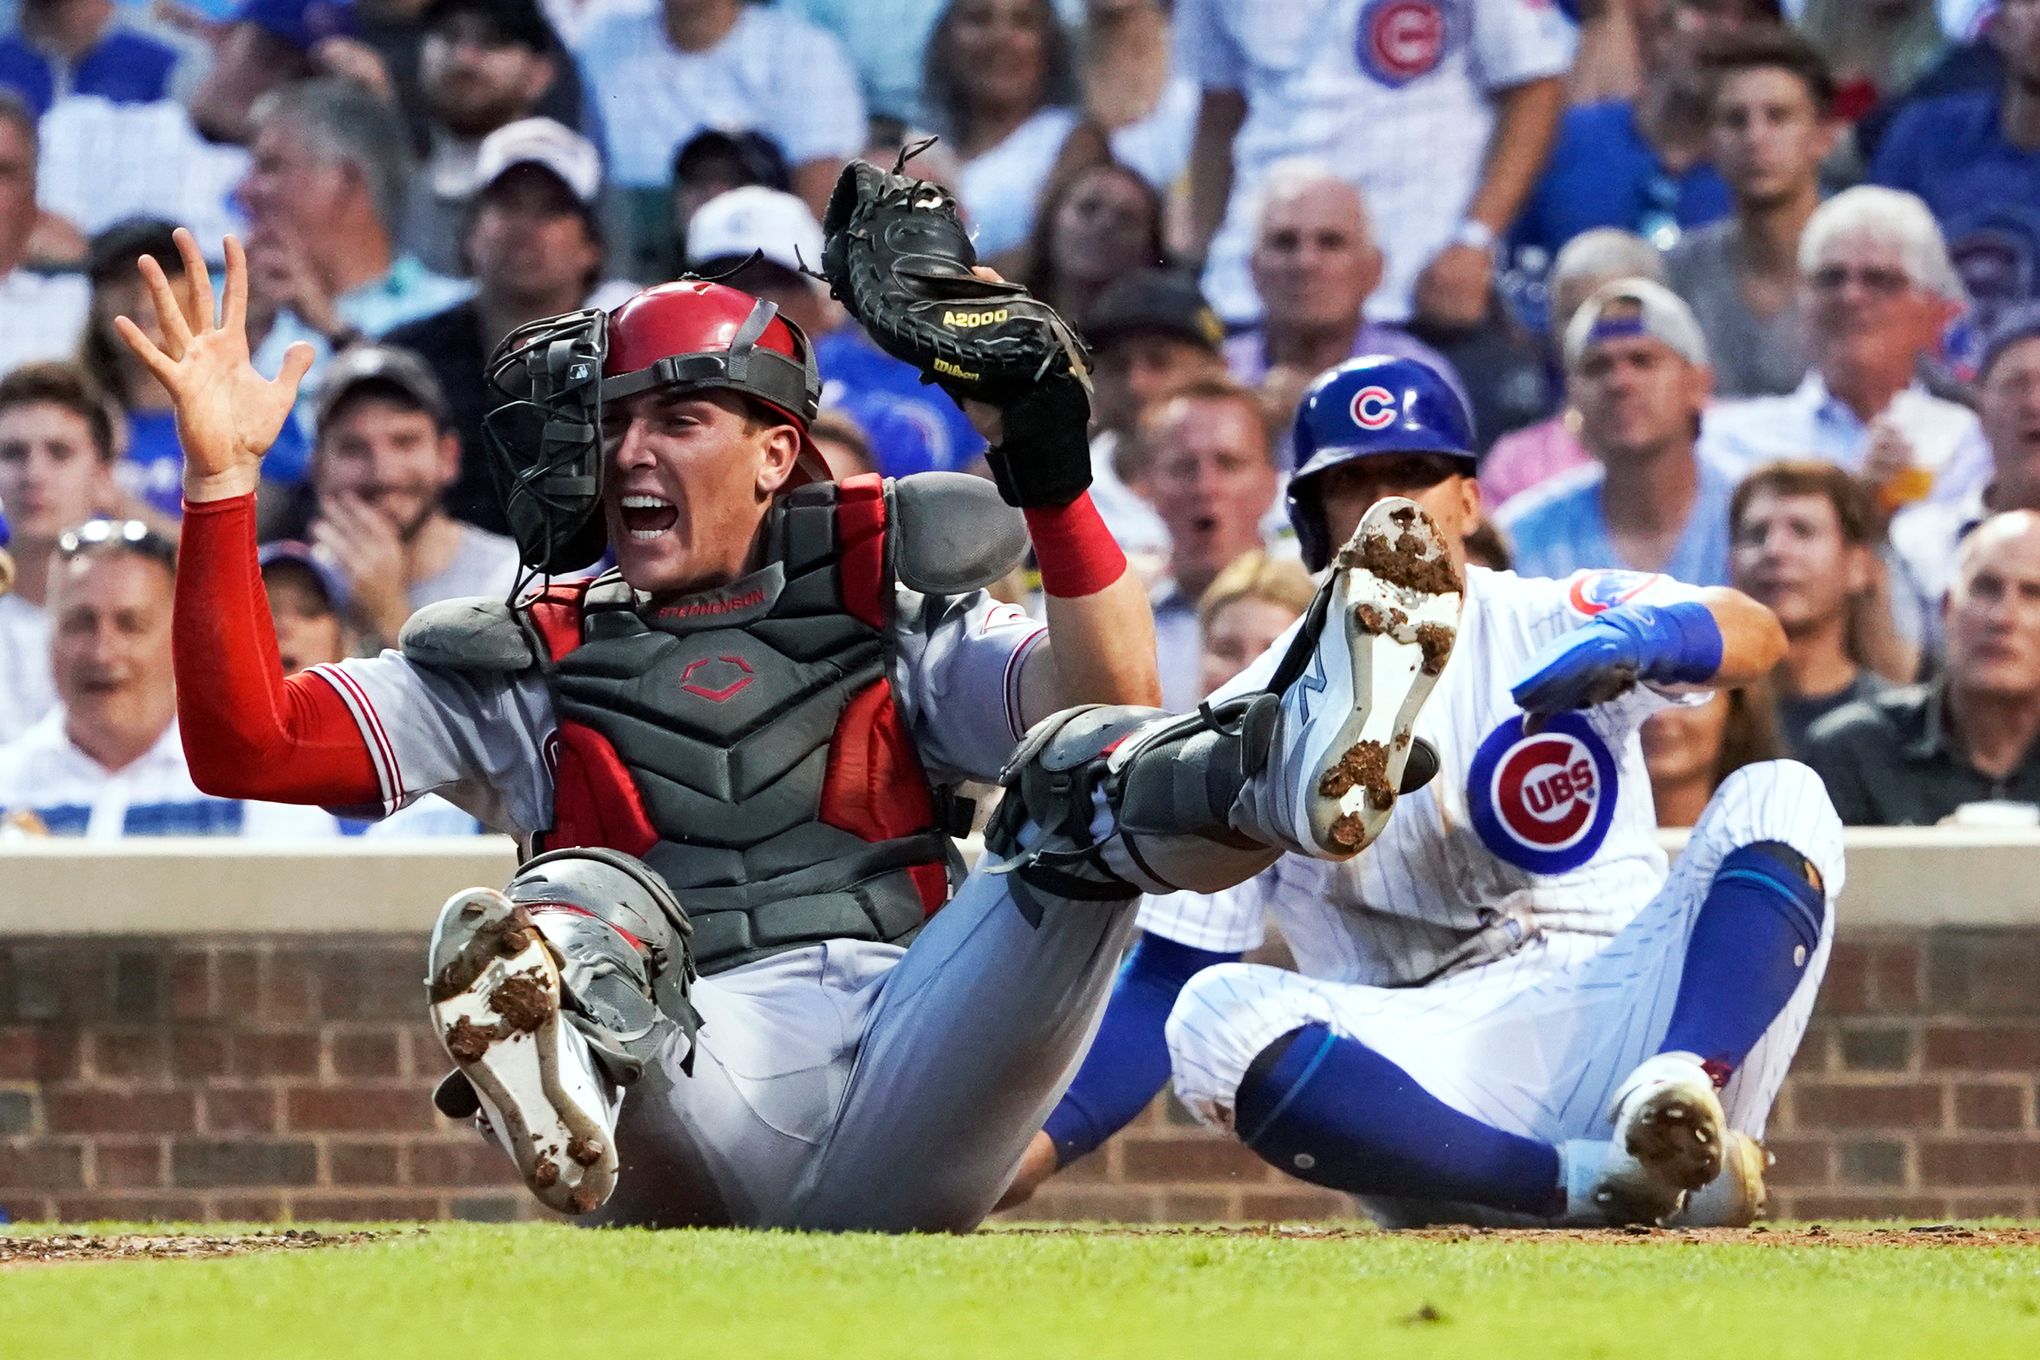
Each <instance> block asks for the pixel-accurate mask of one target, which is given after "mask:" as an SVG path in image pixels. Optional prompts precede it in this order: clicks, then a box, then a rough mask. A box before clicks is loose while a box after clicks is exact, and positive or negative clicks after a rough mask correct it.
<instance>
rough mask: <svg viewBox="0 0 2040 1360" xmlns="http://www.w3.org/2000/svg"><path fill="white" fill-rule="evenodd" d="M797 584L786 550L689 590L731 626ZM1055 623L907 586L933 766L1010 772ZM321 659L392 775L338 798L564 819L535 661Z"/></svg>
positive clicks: (917, 697)
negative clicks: (1027, 687) (426, 801)
mask: <svg viewBox="0 0 2040 1360" xmlns="http://www.w3.org/2000/svg"><path fill="white" fill-rule="evenodd" d="M784 584H785V577H784V574H783V573H782V572H781V571H780V569H779V568H778V566H777V564H774V565H772V566H769V567H767V568H765V569H764V570H762V571H759V572H754V573H752V574H751V575H750V576H747V577H744V578H743V579H741V580H738V581H735V582H733V583H731V584H730V585H727V586H724V587H723V588H721V589H720V590H717V591H713V592H703V593H702V594H699V595H694V596H690V597H689V604H690V605H694V604H697V603H699V604H701V605H702V606H703V608H702V617H704V618H708V617H713V618H714V619H715V620H716V621H717V626H719V627H727V626H728V625H732V624H737V623H741V622H742V621H743V619H744V618H745V617H747V616H749V615H750V614H753V613H760V614H762V613H764V612H765V611H767V610H769V609H770V608H771V606H772V604H773V602H774V601H775V600H776V599H777V597H778V593H779V591H780V590H781V589H782V588H783V586H784ZM729 637H730V639H731V651H732V653H733V654H736V655H741V649H742V647H743V646H744V645H745V641H746V639H747V637H748V635H747V634H744V633H741V632H738V631H736V630H735V629H734V628H731V629H729ZM1045 637H1047V630H1046V629H1045V628H1043V626H1042V625H1041V624H1040V623H1038V622H1036V621H1035V620H1033V619H1030V618H1029V617H1027V614H1026V613H1025V611H1023V610H1021V609H1019V608H1016V607H1015V606H1013V605H1007V604H1001V603H999V602H998V601H996V600H994V599H992V598H991V597H990V596H988V595H986V594H985V593H984V592H982V591H976V592H973V593H971V594H968V595H957V596H935V595H922V594H919V593H917V592H915V591H911V590H908V589H906V588H905V587H900V588H898V589H897V591H896V593H895V609H894V621H893V641H894V664H893V667H892V676H891V679H892V685H893V697H894V700H895V702H896V703H898V704H899V706H900V710H901V715H902V716H903V717H904V718H905V719H906V723H907V730H908V731H909V732H910V733H912V735H913V738H914V747H915V750H916V751H917V752H918V753H919V755H920V758H921V763H922V765H923V767H924V768H925V769H926V770H927V771H928V775H929V777H930V778H931V779H933V780H935V781H936V782H938V783H951V782H955V781H956V780H958V779H963V778H970V779H981V780H990V779H993V778H996V777H997V775H998V772H999V769H1000V767H1001V766H1002V765H1003V764H1004V763H1005V760H1006V758H1007V756H1009V755H1010V754H1011V753H1012V750H1013V747H1014V745H1015V744H1016V743H1017V742H1018V741H1019V739H1020V736H1021V734H1022V733H1023V732H1025V730H1026V727H1027V723H1026V717H1025V716H1023V714H1022V711H1021V705H1020V673H1021V669H1022V667H1023V666H1024V665H1025V663H1026V661H1027V657H1028V656H1029V654H1030V653H1031V652H1032V651H1033V650H1034V648H1035V647H1036V646H1037V645H1038V644H1039V643H1040V642H1041V641H1042V640H1043V639H1044V638H1045ZM311 673H312V674H314V675H317V676H319V677H320V678H321V679H323V680H325V681H326V682H327V683H328V684H330V685H332V686H333V688H334V689H336V690H338V691H339V692H340V695H341V697H342V698H343V699H345V700H346V701H347V707H348V708H349V710H350V711H352V712H353V714H354V720H355V722H356V723H357V724H359V726H360V728H361V736H362V740H363V742H364V743H365V744H366V745H367V747H368V749H369V753H370V756H371V759H372V760H373V762H374V764H375V770H376V776H377V778H378V779H379V780H380V781H381V783H382V795H383V804H382V807H380V808H366V809H363V808H351V809H339V808H336V809H334V811H336V812H347V813H350V814H352V815H357V816H359V815H369V816H376V815H386V814H387V813H389V812H391V811H394V810H395V809H397V808H399V807H402V806H404V805H406V804H408V803H410V802H411V801H412V800H413V799H416V798H418V797H420V796H422V795H424V794H427V793H437V794H439V795H441V796H443V797H444V798H445V799H446V800H447V801H448V802H450V803H452V804H454V805H455V806H456V807H459V808H461V809H463V810H465V811H467V812H469V813H471V814H472V815H473V816H474V817H475V818H476V819H477V820H479V821H480V822H481V823H482V824H483V825H484V826H487V827H489V828H491V829H492V830H496V831H503V832H507V833H509V834H510V835H513V836H518V837H527V836H530V835H532V834H534V833H536V832H540V831H544V830H546V829H547V828H549V827H550V826H551V825H552V820H553V816H552V811H553V776H552V766H553V760H554V758H555V751H554V749H553V747H554V732H555V729H556V728H557V726H558V723H557V721H556V719H555V718H554V715H553V705H552V696H551V694H550V692H549V691H548V690H547V688H546V685H545V682H544V681H543V680H542V679H541V678H540V677H539V675H538V674H537V672H536V671H535V670H532V671H524V672H522V673H519V674H515V675H507V674H506V675H495V674H472V673H464V672H454V671H448V670H442V669H438V668H433V667H426V666H420V665H416V664H414V663H412V662H411V661H410V660H408V659H407V658H406V657H404V656H403V655H402V654H400V653H398V652H394V651H386V652H384V653H383V654H382V655H381V656H378V657H374V658H370V659H366V660H352V661H343V662H340V663H339V664H338V665H330V666H316V667H313V668H312V672H311ZM737 692H738V691H737V690H730V691H714V692H706V691H691V692H684V693H675V694H674V695H673V696H672V701H673V703H675V704H676V705H678V704H688V703H711V702H717V703H719V702H724V701H726V700H727V699H729V698H731V697H733V696H734V695H735V694H736V693H737ZM718 694H720V695H722V697H721V698H718V697H716V696H717V695H718ZM1030 716H1033V717H1037V718H1038V717H1041V716H1045V715H1041V714H1035V715H1030Z"/></svg>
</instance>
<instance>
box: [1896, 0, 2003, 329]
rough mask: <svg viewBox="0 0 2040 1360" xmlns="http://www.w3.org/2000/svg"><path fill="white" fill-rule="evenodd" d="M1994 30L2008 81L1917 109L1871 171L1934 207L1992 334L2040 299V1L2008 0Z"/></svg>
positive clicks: (1901, 121) (1903, 118) (1903, 119)
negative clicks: (2004, 319)
mask: <svg viewBox="0 0 2040 1360" xmlns="http://www.w3.org/2000/svg"><path fill="white" fill-rule="evenodd" d="M1989 32H1990V41H1991V43H1992V45H1993V46H1995V47H1996V48H1997V50H1998V53H1999V54H2000V55H2001V56H2002V57H2003V58H2004V63H2005V79H2004V82H2003V84H2002V85H2000V86H1999V87H1997V88H1995V89H1988V90H1972V91H1965V92H1963V93H1960V94H1951V95H1945V96H1943V97H1941V98H1939V99H1928V100H1923V101H1921V102H1919V103H1917V104H1915V105H1914V106H1913V107H1912V108H1910V109H1908V110H1906V112H1905V113H1903V114H1901V115H1900V116H1899V118H1898V119H1897V121H1896V122H1895V123H1893V125H1892V128H1891V131H1890V132H1889V133H1888V134H1886V136H1885V138H1884V141H1883V143H1882V144H1881V145H1880V146H1879V147H1878V151H1877V159H1876V160H1875V161H1874V162H1873V163H1872V165H1871V169H1870V177H1871V178H1872V179H1873V180H1875V181H1876V182H1877V183H1879V184H1888V185H1890V186H1891V187H1893V188H1896V189H1904V190H1907V191H1908V192H1910V193H1914V194H1917V195H1919V196H1920V197H1921V198H1922V199H1925V200H1926V203H1927V206H1928V207H1929V208H1931V209H1933V212H1934V216H1935V218H1936V219H1937V220H1938V221H1939V222H1940V224H1941V231H1942V234H1943V235H1945V236H1946V237H1947V238H1948V250H1949V254H1950V255H1951V256H1952V257H1953V258H1954V261H1955V268H1956V271H1957V272H1958V273H1960V274H1961V275H1962V281H1963V283H1964V284H1966V285H1967V286H1968V289H1969V294H1970V298H1971V300H1972V302H1973V303H1974V304H1975V307H1976V316H1975V319H1976V321H1977V323H1978V325H1979V326H1980V327H1982V328H1985V329H1988V328H1989V327H1990V326H1991V325H1993V324H1994V323H1995V322H1996V320H1997V318H1998V317H1999V316H2000V315H2002V314H2003V313H2004V312H2005V311H2006V310H2007V309H2008V308H2009V307H2011V306H2012V305H2014V304H2016V303H2018V302H2021V301H2024V300H2026V299H2029V298H2033V297H2040V0H2004V3H2003V4H2002V5H2001V6H2000V7H1999V9H1998V12H1997V15H1996V17H1995V18H1993V19H1992V20H1991V25H1990V30H1989Z"/></svg>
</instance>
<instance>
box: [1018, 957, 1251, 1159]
mask: <svg viewBox="0 0 2040 1360" xmlns="http://www.w3.org/2000/svg"><path fill="white" fill-rule="evenodd" d="M1237 958H1239V955H1238V954H1236V953H1220V952H1217V951H1214V950H1210V949H1193V948H1191V947H1190V946H1189V945H1186V944H1177V943H1176V942H1175V941H1174V940H1168V939H1164V938H1162V937H1161V936H1159V935H1150V934H1143V935H1142V936H1141V937H1140V939H1139V940H1138V941H1137V942H1136V943H1135V944H1134V946H1133V949H1132V950H1131V951H1130V952H1129V953H1128V954H1127V956H1126V962H1125V963H1124V964H1122V965H1121V966H1120V969H1119V978H1118V980H1117V981H1116V982H1114V983H1113V985H1112V999H1111V1000H1110V1001H1109V1002H1108V1003H1107V1004H1106V1007H1105V1018H1104V1020H1103V1021H1102V1022H1101V1023H1100V1024H1099V1027H1098V1037H1097V1038H1095V1039H1093V1040H1092V1041H1091V1050H1090V1052H1089V1053H1087V1054H1086V1055H1085V1057H1084V1065H1083V1066H1082V1067H1081V1068H1079V1069H1078V1071H1077V1075H1076V1079H1075V1080H1074V1081H1072V1082H1071V1083H1070V1089H1069V1092H1068V1094H1066V1095H1065V1096H1064V1097H1063V1098H1062V1103H1061V1104H1059V1105H1057V1106H1056V1107H1055V1111H1054V1112H1053V1113H1052V1114H1050V1115H1049V1117H1048V1123H1047V1124H1046V1126H1045V1129H1046V1131H1047V1133H1048V1136H1049V1138H1050V1139H1051V1140H1052V1141H1053V1142H1054V1143H1055V1151H1056V1161H1057V1164H1058V1165H1061V1166H1068V1165H1069V1164H1070V1163H1071V1162H1073V1161H1075V1160H1076V1159H1077V1158H1079V1157H1081V1156H1083V1155H1084V1154H1085V1153H1087V1152H1090V1151H1092V1150H1093V1149H1095V1148H1096V1147H1097V1146H1098V1145H1099V1144H1101V1143H1103V1142H1104V1141H1105V1140H1106V1139H1107V1138H1110V1137H1111V1136H1112V1135H1113V1134H1115V1133H1117V1132H1118V1131H1119V1130H1120V1129H1122V1128H1124V1127H1125V1126H1126V1125H1127V1124H1129V1123H1130V1122H1132V1120H1133V1118H1134V1116H1135V1115H1137V1114H1139V1113H1140V1112H1141V1111H1142V1110H1144V1109H1146V1108H1147V1104H1148V1102H1149V1101H1151V1100H1153V1099H1154V1098H1155V1092H1157V1091H1159V1090H1161V1089H1162V1087H1163V1086H1164V1085H1165V1084H1166V1083H1167V1082H1168V1080H1169V1047H1168V1043H1167V1041H1166V1039H1165V1038H1164V1037H1163V1028H1164V1026H1166V1025H1167V1023H1168V1019H1169V1011H1170V1009H1171V1008H1172V1007H1174V1006H1175V1004H1176V996H1177V994H1178V993H1179V992H1181V991H1182V990H1183V984H1185V983H1186V982H1188V981H1189V980H1190V979H1191V978H1192V977H1194V976H1195V975H1196V974H1198V973H1200V972H1202V971H1203V970H1204V969H1206V968H1209V967H1211V966H1212V965H1213V964H1219V963H1231V962H1233V961H1234V960H1235V959H1237Z"/></svg>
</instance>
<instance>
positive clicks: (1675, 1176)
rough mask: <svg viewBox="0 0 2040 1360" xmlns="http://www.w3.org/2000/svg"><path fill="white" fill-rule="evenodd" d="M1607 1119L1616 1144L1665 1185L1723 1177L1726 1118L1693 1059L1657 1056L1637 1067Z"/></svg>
mask: <svg viewBox="0 0 2040 1360" xmlns="http://www.w3.org/2000/svg"><path fill="white" fill-rule="evenodd" d="M1610 1117H1611V1119H1612V1120H1613V1122H1614V1125H1615V1130H1614V1134H1613V1135H1612V1137H1613V1141H1614V1143H1615V1145H1616V1146H1617V1147H1618V1148H1621V1149H1623V1150H1624V1151H1626V1152H1627V1153H1628V1154H1629V1155H1630V1156H1631V1157H1633V1158H1635V1159H1636V1161H1637V1163H1638V1165H1639V1166H1640V1167H1642V1168H1643V1169H1644V1170H1645V1171H1647V1172H1648V1173H1649V1174H1650V1175H1652V1176H1654V1177H1655V1178H1657V1179H1658V1180H1659V1181H1661V1182H1663V1183H1664V1184H1665V1185H1667V1186H1673V1187H1676V1188H1678V1189H1681V1190H1698V1189H1699V1188H1700V1187H1701V1186H1703V1185H1706V1184H1707V1183H1708V1182H1709V1181H1711V1180H1713V1179H1714V1178H1715V1177H1716V1176H1719V1175H1720V1174H1721V1164H1722V1155H1723V1152H1724V1151H1725V1146H1726V1143H1727V1138H1728V1118H1727V1116H1726V1115H1725V1114H1723V1113H1722V1109H1721V1098H1720V1097H1719V1096H1717V1095H1716V1094H1715V1092H1714V1082H1713V1080H1712V1078H1710V1077H1709V1076H1708V1073H1707V1070H1706V1069H1705V1068H1704V1067H1702V1066H1701V1064H1700V1059H1699V1058H1697V1057H1695V1056H1694V1055H1692V1054H1688V1053H1660V1054H1658V1055H1657V1056H1656V1057H1654V1058H1650V1059H1647V1060H1646V1061H1644V1062H1643V1063H1641V1064H1639V1065H1638V1067H1637V1068H1636V1070H1635V1071H1634V1072H1631V1073H1630V1074H1629V1078H1628V1080H1626V1081H1625V1082H1623V1083H1622V1086H1621V1088H1620V1089H1619V1090H1618V1091H1617V1092H1616V1094H1615V1099H1614V1101H1613V1103H1612V1106H1611V1109H1610Z"/></svg>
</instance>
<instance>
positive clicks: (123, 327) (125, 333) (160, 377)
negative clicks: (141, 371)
mask: <svg viewBox="0 0 2040 1360" xmlns="http://www.w3.org/2000/svg"><path fill="white" fill-rule="evenodd" d="M113 329H114V331H115V332H116V333H117V334H118V335H119V336H120V338H121V341H122V343H124V344H125V345H126V346H127V347H128V348H129V349H130V350H133V351H134V355H135V357H136V358H137V359H140V360H141V361H142V364H143V366H144V367H146V368H147V369H148V370H149V372H150V374H151V375H153V376H154V377H155V379H156V381H157V382H160V383H162V384H163V385H164V386H165V387H169V386H170V380H171V379H172V378H173V377H175V376H176V373H177V363H176V361H175V360H174V359H172V358H171V357H170V356H169V355H167V354H165V353H164V352H163V351H162V350H161V349H159V348H157V346H156V342H155V341H154V340H151V339H150V338H149V336H148V333H147V332H146V331H144V330H143V329H142V328H141V327H140V326H137V325H136V324H135V323H134V322H133V321H131V320H129V319H128V318H127V317H125V316H117V317H115V318H114V319H113ZM172 390H173V391H174V390H175V389H174V388H173V389H172Z"/></svg>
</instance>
